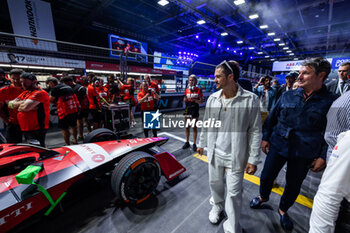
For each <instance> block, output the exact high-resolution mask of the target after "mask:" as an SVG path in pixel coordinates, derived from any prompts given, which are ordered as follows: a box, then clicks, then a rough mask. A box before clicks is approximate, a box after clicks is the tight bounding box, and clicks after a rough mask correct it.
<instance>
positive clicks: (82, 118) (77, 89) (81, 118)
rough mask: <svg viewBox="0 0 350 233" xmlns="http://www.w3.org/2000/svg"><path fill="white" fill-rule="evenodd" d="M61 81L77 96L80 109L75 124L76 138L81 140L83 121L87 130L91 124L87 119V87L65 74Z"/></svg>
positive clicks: (89, 130) (89, 129)
mask: <svg viewBox="0 0 350 233" xmlns="http://www.w3.org/2000/svg"><path fill="white" fill-rule="evenodd" d="M61 82H63V83H64V84H66V85H68V86H70V87H71V88H72V89H73V91H74V94H75V95H76V96H77V98H78V100H79V104H80V111H79V112H78V120H77V126H78V135H79V137H78V140H81V141H83V140H84V135H83V132H84V123H85V126H86V128H87V130H88V132H89V133H90V132H91V125H90V122H89V121H88V116H89V100H88V97H87V89H86V87H84V86H82V85H80V84H78V83H76V82H74V79H73V77H70V76H66V77H63V78H61Z"/></svg>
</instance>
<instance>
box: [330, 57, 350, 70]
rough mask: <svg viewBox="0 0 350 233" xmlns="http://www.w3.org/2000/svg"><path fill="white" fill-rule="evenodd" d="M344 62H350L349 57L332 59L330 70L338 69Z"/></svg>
mask: <svg viewBox="0 0 350 233" xmlns="http://www.w3.org/2000/svg"><path fill="white" fill-rule="evenodd" d="M344 62H350V57H337V58H333V61H332V69H339V66H340V65H341V64H342V63H344Z"/></svg>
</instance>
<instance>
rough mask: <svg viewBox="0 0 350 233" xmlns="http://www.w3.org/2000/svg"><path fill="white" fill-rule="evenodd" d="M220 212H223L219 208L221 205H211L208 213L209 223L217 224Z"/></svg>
mask: <svg viewBox="0 0 350 233" xmlns="http://www.w3.org/2000/svg"><path fill="white" fill-rule="evenodd" d="M222 210H223V208H222V207H221V205H213V207H212V208H211V210H210V212H209V221H210V222H211V223H212V224H217V223H219V220H220V214H221V212H222Z"/></svg>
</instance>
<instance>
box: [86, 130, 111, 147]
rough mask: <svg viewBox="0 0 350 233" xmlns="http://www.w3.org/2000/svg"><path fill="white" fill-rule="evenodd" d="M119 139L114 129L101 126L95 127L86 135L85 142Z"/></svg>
mask: <svg viewBox="0 0 350 233" xmlns="http://www.w3.org/2000/svg"><path fill="white" fill-rule="evenodd" d="M117 139H118V138H117V135H116V134H115V133H114V132H113V131H112V130H109V129H106V128H100V129H95V130H93V131H91V132H90V133H89V134H88V135H86V137H85V138H84V143H90V142H103V141H112V140H117Z"/></svg>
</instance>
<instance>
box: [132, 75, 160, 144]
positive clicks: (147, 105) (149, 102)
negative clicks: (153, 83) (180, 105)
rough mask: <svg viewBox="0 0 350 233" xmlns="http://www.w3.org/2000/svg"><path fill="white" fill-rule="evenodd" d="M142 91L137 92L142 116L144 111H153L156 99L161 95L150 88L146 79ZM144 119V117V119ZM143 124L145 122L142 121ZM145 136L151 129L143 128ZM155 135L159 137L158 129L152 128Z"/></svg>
mask: <svg viewBox="0 0 350 233" xmlns="http://www.w3.org/2000/svg"><path fill="white" fill-rule="evenodd" d="M141 87H142V91H140V92H139V93H138V94H137V101H138V103H139V104H140V105H141V118H143V112H144V111H153V110H154V104H155V101H156V100H159V95H158V94H157V93H155V92H154V91H153V90H151V89H148V83H147V82H146V81H145V80H144V81H143V82H142V84H141ZM142 121H143V119H142ZM142 125H143V122H142ZM143 132H144V134H145V137H146V138H147V137H148V132H149V129H143ZM152 132H153V137H157V130H156V129H152Z"/></svg>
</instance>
